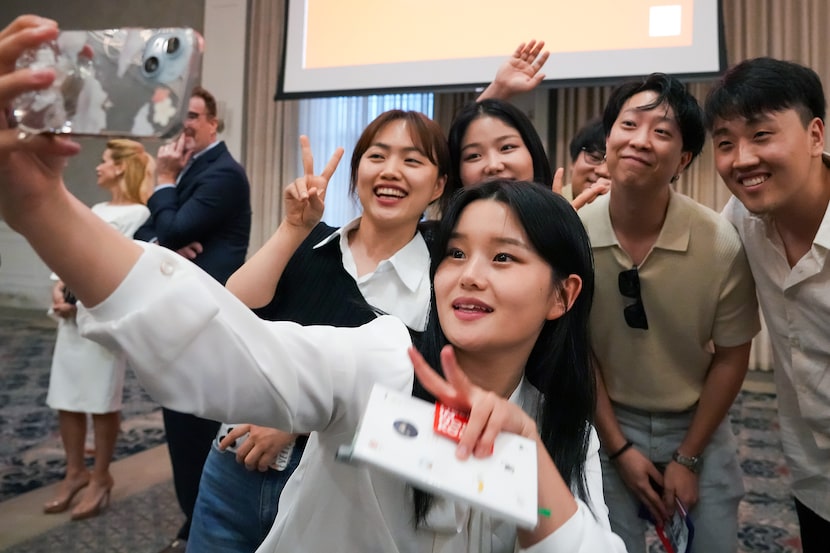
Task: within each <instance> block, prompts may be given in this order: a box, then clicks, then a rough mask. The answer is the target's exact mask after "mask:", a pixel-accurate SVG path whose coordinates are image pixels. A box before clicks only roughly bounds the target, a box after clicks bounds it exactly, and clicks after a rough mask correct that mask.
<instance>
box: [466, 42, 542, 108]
mask: <svg viewBox="0 0 830 553" xmlns="http://www.w3.org/2000/svg"><path fill="white" fill-rule="evenodd" d="M544 47H545V42H544V41H543V40H540V41H538V42H537V41H536V40H531V41H530V42H528V43H524V42H523V43H521V44H519V46H518V47H517V48H516V51H515V52H513V55H512V56H510V57H509V58H508V59H507V61H505V62H504V63H503V64H502V65H501V66H500V67H499V69H498V71H497V72H496V77H495V79H493V82H492V83H490V85H489V86H488V87H487V88H486V89H485V90H484V92H482V93H481V95H479V97H478V100H479V101H480V100H484V99H486V98H499V99H502V100H507V99H509V98H511V97H512V96H515V95H516V94H520V93H522V92H529V91H531V90H533V89H534V88H536V87H537V86H539V83H541V82H542V81H543V80H544V79H545V74H544V73H541V70H542V66H544V65H545V62H547V61H548V57H549V56H550V52H548V51H547V50H546V51H542V48H544Z"/></svg>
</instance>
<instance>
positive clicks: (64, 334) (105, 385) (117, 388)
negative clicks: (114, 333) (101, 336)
mask: <svg viewBox="0 0 830 553" xmlns="http://www.w3.org/2000/svg"><path fill="white" fill-rule="evenodd" d="M92 211H93V212H94V213H95V214H96V215H98V216H99V217H101V218H102V219H103V220H105V221H106V222H108V223H110V224H111V225H112V226H114V227H115V228H117V229H118V230H119V231H120V232H121V233H122V234H124V235H125V236H129V237H132V235H133V233H135V231H136V230H137V229H138V227H140V226H141V224H142V223H144V221H146V220H147V218H148V217H149V216H150V211H149V210H148V209H147V207H146V206H144V205H142V204H124V205H113V204H110V203H108V202H102V203H99V204H95V205H94V206H93V207H92ZM53 278H55V279H57V276H55V275H53ZM125 368H126V359H125V357H124V354H123V353H119V354H114V353H112V352H111V351H110V350H108V349H106V348H104V347H102V346H100V345H98V344H96V343H95V342H92V341H91V340H87V339H86V338H82V337H81V335H80V334H79V333H78V326H77V324H76V323H75V319H74V318H71V319H64V318H60V319H59V322H58V333H57V338H56V340H55V352H54V354H53V356H52V369H51V373H50V375H49V393H48V395H47V396H46V404H47V405H48V406H49V407H51V408H52V409H60V410H62V411H73V412H77V413H95V414H103V413H112V412H114V411H119V410H120V409H121V396H122V392H123V387H124V372H125Z"/></svg>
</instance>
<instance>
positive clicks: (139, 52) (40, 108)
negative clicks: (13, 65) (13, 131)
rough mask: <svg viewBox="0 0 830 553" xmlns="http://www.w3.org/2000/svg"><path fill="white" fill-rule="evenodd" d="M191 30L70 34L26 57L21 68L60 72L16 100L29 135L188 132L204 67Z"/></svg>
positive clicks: (19, 121)
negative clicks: (188, 119) (42, 86)
mask: <svg viewBox="0 0 830 553" xmlns="http://www.w3.org/2000/svg"><path fill="white" fill-rule="evenodd" d="M202 51H203V40H202V37H201V36H200V35H199V34H198V33H197V32H196V31H194V30H193V29H189V28H174V27H170V28H157V29H139V28H123V29H103V30H97V31H62V32H61V33H60V34H59V35H58V38H57V39H56V40H54V41H51V42H47V43H44V44H41V45H40V46H39V47H37V48H33V49H31V50H28V51H26V52H24V53H23V55H21V56H20V58H18V60H17V67H18V68H24V67H29V68H34V69H39V68H53V69H54V70H55V72H56V78H55V82H54V83H53V84H52V86H51V87H50V88H48V89H45V90H38V91H31V92H28V93H26V94H23V95H21V96H19V97H18V98H16V99H15V101H14V103H13V106H12V107H13V113H14V117H15V119H16V121H17V125H18V127H19V128H20V129H21V130H22V131H25V132H27V133H32V134H37V133H55V134H73V135H80V136H106V137H125V138H151V137H152V138H168V137H172V136H174V135H176V134H177V133H178V132H180V131H181V129H182V127H183V122H184V118H185V116H186V114H187V106H188V102H189V100H190V93H191V91H192V89H193V86H194V85H195V83H196V81H197V79H198V77H199V70H200V67H201V59H202Z"/></svg>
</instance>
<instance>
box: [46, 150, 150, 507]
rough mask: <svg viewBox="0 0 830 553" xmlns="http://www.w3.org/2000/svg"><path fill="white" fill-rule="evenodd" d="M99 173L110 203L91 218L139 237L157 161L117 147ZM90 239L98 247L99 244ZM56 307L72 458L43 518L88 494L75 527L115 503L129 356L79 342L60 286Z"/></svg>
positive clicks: (52, 401)
mask: <svg viewBox="0 0 830 553" xmlns="http://www.w3.org/2000/svg"><path fill="white" fill-rule="evenodd" d="M95 171H96V173H97V175H98V186H100V187H101V188H103V189H105V190H107V191H108V192H109V193H110V195H111V199H110V200H109V201H107V202H101V203H98V204H95V205H94V206H93V207H92V211H93V212H94V213H95V214H97V215H98V216H99V217H101V218H102V219H103V220H105V221H107V222H108V223H110V224H111V225H112V226H114V227H115V228H117V229H118V230H119V231H120V232H121V233H122V234H124V235H125V236H128V237H132V235H133V233H134V232H135V231H136V229H137V228H138V227H139V226H140V225H141V224H142V223H144V221H146V220H147V218H148V217H149V216H150V211H149V210H148V209H147V207H146V206H145V203H146V201H147V197H148V196H149V193H150V191H151V190H152V188H153V178H154V177H153V175H154V172H155V162H154V161H153V158H152V157H151V156H150V155H149V154H147V152H145V151H144V147H143V146H142V145H141V144H139V143H138V142H135V141H132V140H124V139H118V140H110V141H109V142H108V143H107V147H106V149H105V150H104V153H103V155H102V156H101V163H100V164H99V165H98V167H97V168H96V170H95ZM88 238H89V239H90V240H95V237H94V236H90V237H88ZM53 278H55V279H57V276H55V275H53ZM52 304H53V305H52V308H51V310H50V312H51V313H53V314H54V315H56V316H57V318H58V320H59V324H58V333H57V340H56V342H55V352H54V355H53V357H52V370H51V374H50V378H49V394H48V395H47V397H46V403H47V404H48V405H49V407H51V408H53V409H57V411H58V421H59V426H60V433H61V439H62V441H63V447H64V450H65V451H66V476H65V477H64V479H63V481H62V482H61V484H60V486H59V488H58V493H57V495H56V496H55V497H54V499H52V500H51V501H49V502H48V503H46V504H45V505H44V506H43V511H44V512H45V513H62V512H64V511H66V510H67V509H69V506H70V504H71V503H72V499H73V498H74V497H75V495H77V494H78V492H79V491H81V490H82V489H85V492H84V493H83V494H82V496H81V499H80V501H79V503H78V505H77V506H76V507H75V508H74V509H73V510H72V520H81V519H85V518H89V517H93V516H96V515H98V514H99V513H100V511H101V509H102V508H104V507H106V506H107V505H108V503H109V494H110V490H111V489H112V486H113V479H112V475H111V474H110V472H109V466H110V462H111V461H112V456H113V451H114V449H115V440H116V438H117V436H118V430H119V423H120V415H119V412H120V410H121V396H122V391H123V385H124V371H125V366H126V364H125V359H124V357H123V355H121V354H114V353H112V352H110V351H109V350H107V349H105V348H103V347H102V346H100V345H98V344H96V343H95V342H91V341H89V340H86V339H85V338H82V337H81V336H80V335H79V334H78V327H77V326H76V323H75V314H76V308H75V302H74V297H73V296H72V294H71V291H69V290H67V289H66V287H65V286H64V284H63V282H61V281H60V280H58V281H57V283H56V284H55V287H54V288H53V290H52ZM87 413H90V414H92V423H93V429H94V433H95V463H94V465H93V469H92V472H90V471H88V470H87V468H86V464H85V462H84V444H85V443H86V431H87Z"/></svg>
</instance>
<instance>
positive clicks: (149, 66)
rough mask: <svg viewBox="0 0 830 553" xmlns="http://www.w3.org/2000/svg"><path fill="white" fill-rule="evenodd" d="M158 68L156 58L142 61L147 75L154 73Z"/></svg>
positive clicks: (152, 57)
mask: <svg viewBox="0 0 830 553" xmlns="http://www.w3.org/2000/svg"><path fill="white" fill-rule="evenodd" d="M158 68H159V59H158V58H157V57H156V56H150V57H149V58H147V59H146V60H144V71H145V72H147V73H150V74H152V73H155V72H156V71H158Z"/></svg>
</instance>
